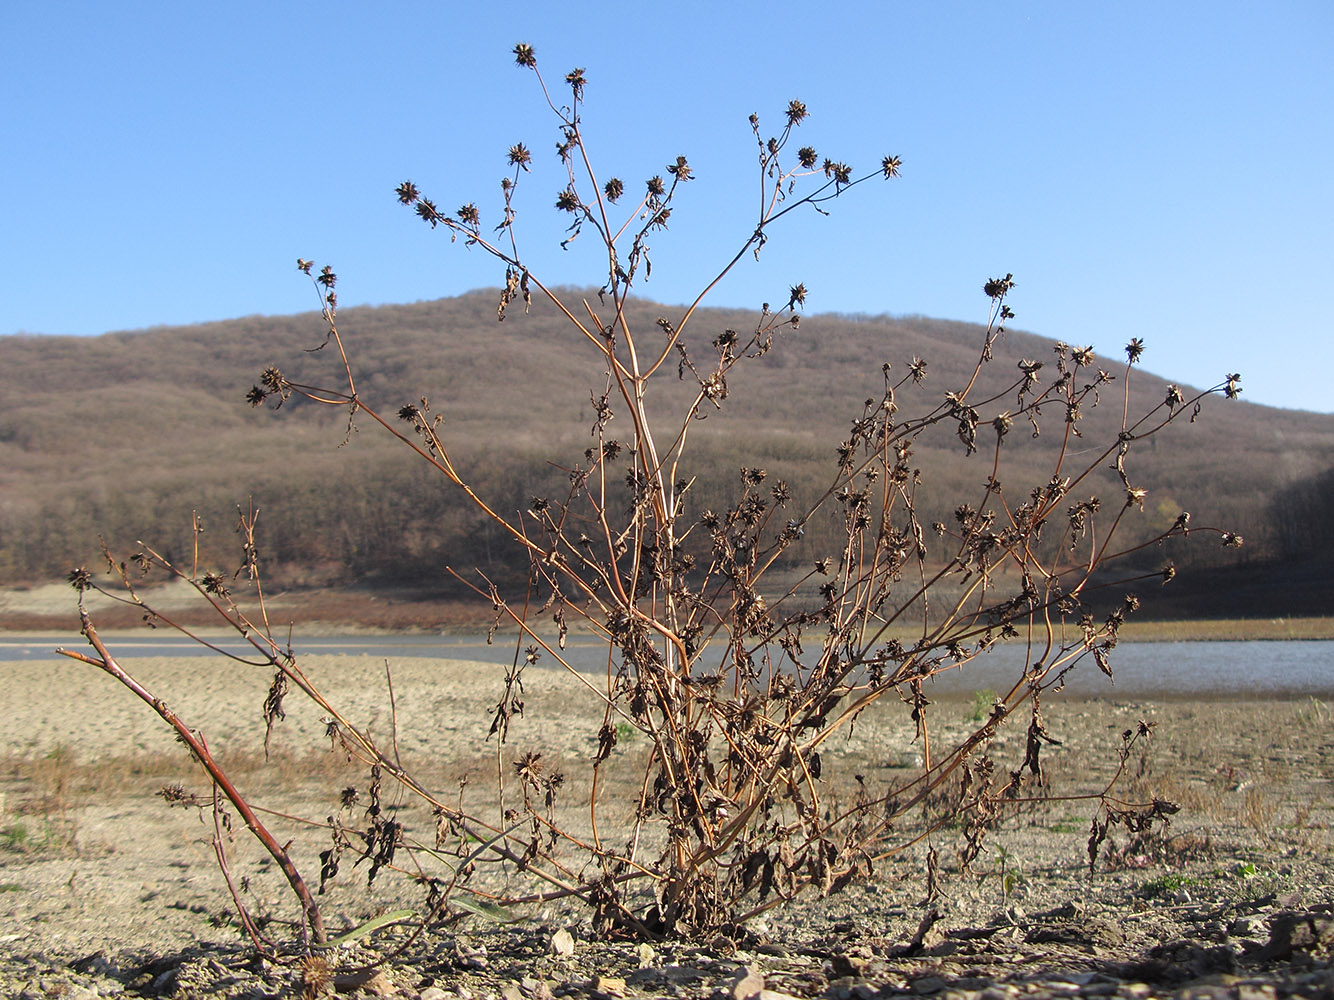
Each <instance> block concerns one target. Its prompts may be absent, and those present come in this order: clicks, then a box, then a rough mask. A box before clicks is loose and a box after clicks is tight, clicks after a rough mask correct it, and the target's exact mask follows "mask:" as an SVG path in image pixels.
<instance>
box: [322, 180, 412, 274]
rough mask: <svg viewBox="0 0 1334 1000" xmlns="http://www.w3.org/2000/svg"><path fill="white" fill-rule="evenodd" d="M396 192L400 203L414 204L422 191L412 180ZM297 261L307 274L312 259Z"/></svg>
mask: <svg viewBox="0 0 1334 1000" xmlns="http://www.w3.org/2000/svg"><path fill="white" fill-rule="evenodd" d="M394 194H396V195H398V200H399V203H400V204H403V205H412V204H414V203H415V202H416V201H417V199H418V198H420V197H421V192H420V191H418V190H417V185H416V184H413V183H412V181H404V182H403V183H402V184H400V185H399V186H398V187H396V188H394ZM296 263H297V267H300V268H301V270H303V271H305V272H306V273H307V274H309V273H310V261H308V260H305V261H303V260H298V261H297V262H296ZM303 265H304V266H303Z"/></svg>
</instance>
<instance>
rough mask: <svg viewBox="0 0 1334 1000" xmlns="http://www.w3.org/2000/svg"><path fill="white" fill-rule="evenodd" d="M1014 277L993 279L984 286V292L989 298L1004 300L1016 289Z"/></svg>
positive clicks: (1010, 275) (1009, 275)
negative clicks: (1011, 290)
mask: <svg viewBox="0 0 1334 1000" xmlns="http://www.w3.org/2000/svg"><path fill="white" fill-rule="evenodd" d="M1014 284H1015V282H1014V275H1013V274H1007V275H1006V276H1005V277H1003V278H992V279H991V280H990V281H988V282H987V283H986V284H985V285H983V286H982V291H984V292H986V293H987V296H988V297H989V298H993V299H1002V298H1004V297H1005V296H1006V294H1007V293H1008V292H1009V291H1010V289H1012V288H1014Z"/></svg>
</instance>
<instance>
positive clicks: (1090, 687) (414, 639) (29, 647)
mask: <svg viewBox="0 0 1334 1000" xmlns="http://www.w3.org/2000/svg"><path fill="white" fill-rule="evenodd" d="M62 645H63V646H66V647H68V648H70V649H79V648H81V647H82V640H81V639H80V637H79V636H78V635H76V634H68V635H55V634H47V635H24V634H5V633H0V661H15V660H49V659H52V658H53V657H54V654H53V652H52V651H53V650H54V649H55V648H56V647H57V646H62ZM228 646H229V648H237V649H239V647H238V646H236V645H235V644H233V643H231V642H230V641H229V642H228ZM296 649H297V652H298V654H305V655H310V656H314V655H321V656H328V655H345V656H373V657H375V658H377V659H388V660H389V661H390V664H391V665H392V663H393V661H394V660H395V659H401V658H405V657H438V658H444V659H454V660H472V661H477V662H481V663H494V664H503V663H507V662H509V661H510V660H511V659H512V658H513V656H514V640H513V637H509V638H508V639H506V638H505V637H501V636H497V638H496V641H495V644H494V645H490V646H488V645H487V644H486V637H485V635H484V634H478V635H475V636H429V635H400V636H393V635H376V636H366V635H357V636H342V637H340V636H315V637H311V638H309V639H301V640H298V642H297V645H296ZM111 650H112V652H113V653H115V654H116V656H117V657H118V658H119V659H120V660H122V661H123V662H124V663H126V665H127V666H128V665H130V664H131V663H132V662H133V661H134V660H135V659H137V658H142V657H149V656H152V657H162V656H168V657H194V656H202V655H208V651H207V650H205V649H204V648H202V647H201V646H198V645H196V644H194V643H192V642H189V641H188V640H186V639H183V638H181V637H179V636H170V635H160V636H152V635H144V634H133V635H132V636H124V637H122V636H116V637H114V638H113V639H112V640H111ZM1023 655H1024V651H1023V648H1022V647H1020V646H1014V645H1011V646H1006V647H1002V648H999V649H996V650H994V651H993V652H992V653H990V654H988V655H987V656H985V657H982V658H980V659H978V660H975V661H973V662H972V663H970V664H968V665H967V666H965V667H964V668H963V669H960V670H954V671H949V672H947V673H945V674H941V675H939V676H937V677H936V679H935V680H934V681H933V682H932V684H933V687H934V690H936V691H938V692H941V693H944V692H958V691H962V692H971V691H977V690H980V689H983V688H992V689H995V690H1001V689H1002V687H1005V688H1008V687H1009V686H1010V685H1011V684H1013V683H1014V680H1015V679H1016V678H1017V677H1018V675H1019V671H1020V670H1021V669H1022V664H1023ZM566 658H567V659H568V660H569V661H570V663H571V664H572V665H573V666H575V667H576V668H577V669H580V670H586V671H600V670H603V669H605V666H606V647H605V646H602V645H600V644H597V643H594V642H591V641H588V640H580V639H577V638H571V640H570V643H569V648H568V649H567V650H566ZM550 662H552V661H551V660H550V658H549V657H545V656H544V658H543V660H542V663H543V664H550ZM1111 665H1112V670H1113V672H1114V673H1115V675H1116V678H1115V682H1111V681H1109V680H1108V679H1107V678H1106V677H1105V676H1104V675H1103V674H1102V673H1101V672H1099V671H1098V669H1097V667H1096V666H1095V665H1094V664H1093V662H1092V660H1091V658H1089V659H1088V660H1087V661H1086V662H1085V663H1082V664H1081V665H1080V666H1079V667H1078V668H1077V669H1075V670H1074V671H1072V672H1071V674H1070V675H1069V677H1068V682H1067V690H1069V691H1070V692H1071V693H1073V694H1079V695H1104V696H1108V697H1150V696H1173V697H1181V696H1191V695H1208V696H1211V697H1217V696H1235V697H1240V696H1287V697H1293V696H1297V697H1302V696H1307V695H1314V696H1317V697H1322V698H1325V697H1334V640H1323V639H1322V640H1309V641H1289V640H1278V641H1272V640H1263V641H1260V640H1257V641H1236V642H1123V643H1121V644H1120V645H1118V646H1117V648H1116V649H1115V650H1113V652H1112V658H1111Z"/></svg>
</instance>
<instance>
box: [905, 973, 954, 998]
mask: <svg viewBox="0 0 1334 1000" xmlns="http://www.w3.org/2000/svg"><path fill="white" fill-rule="evenodd" d="M945 986H946V983H945V980H943V979H941V978H940V977H939V976H922V977H921V978H920V979H914V980H913V981H912V991H913V992H914V993H916V994H917V995H918V996H926V995H928V994H931V993H939V992H940V991H941V990H943V989H944V988H945Z"/></svg>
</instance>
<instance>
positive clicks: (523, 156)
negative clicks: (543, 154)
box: [509, 142, 533, 170]
mask: <svg viewBox="0 0 1334 1000" xmlns="http://www.w3.org/2000/svg"><path fill="white" fill-rule="evenodd" d="M532 162H533V154H532V153H530V152H529V151H528V147H527V146H525V145H524V144H523V143H521V142H520V143H516V144H515V145H513V146H511V147H510V151H509V165H510V166H511V167H522V168H523V169H524V170H527V169H528V165H529V164H530V163H532Z"/></svg>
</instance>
